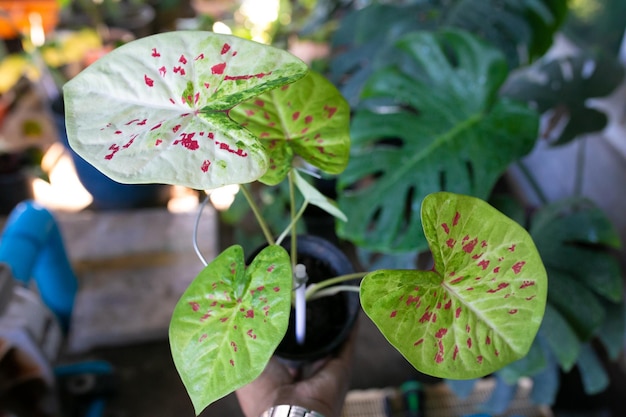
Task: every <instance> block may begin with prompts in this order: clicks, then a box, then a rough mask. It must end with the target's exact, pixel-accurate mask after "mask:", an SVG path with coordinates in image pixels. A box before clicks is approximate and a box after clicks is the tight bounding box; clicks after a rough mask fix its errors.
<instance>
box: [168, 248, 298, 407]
mask: <svg viewBox="0 0 626 417" xmlns="http://www.w3.org/2000/svg"><path fill="white" fill-rule="evenodd" d="M291 288H292V272H291V264H290V261H289V255H288V254H287V251H285V249H283V248H282V247H280V246H277V245H273V246H268V247H267V248H265V249H263V250H262V251H261V252H260V253H259V254H258V255H257V256H256V258H255V259H254V260H253V261H252V263H251V264H250V265H249V266H248V267H247V268H246V264H245V260H244V255H243V249H242V248H241V246H238V245H235V246H231V247H230V248H228V249H226V250H225V251H224V252H222V253H221V254H220V255H219V256H218V257H216V258H215V259H214V260H213V261H212V262H211V263H209V264H208V265H207V266H206V267H205V268H204V269H203V270H202V271H201V272H200V274H199V275H198V276H197V277H196V279H195V280H194V281H193V282H192V283H191V285H190V286H189V287H188V288H187V290H186V291H185V292H184V294H183V295H182V297H181V298H180V300H179V301H178V303H177V304H176V307H175V309H174V312H173V314H172V320H171V323H170V329H169V339H170V346H171V351H172V358H173V359H174V364H175V365H176V369H177V370H178V373H179V374H180V377H181V379H182V381H183V383H184V385H185V388H186V389H187V392H188V394H189V396H190V398H191V401H192V403H193V405H194V409H195V411H196V414H200V412H201V411H202V410H203V409H204V408H206V407H207V406H208V405H209V404H211V403H212V402H214V401H216V400H218V399H219V398H222V397H223V396H225V395H227V394H229V393H231V392H233V391H234V390H236V389H237V388H239V387H242V386H243V385H246V384H247V383H249V382H251V381H252V380H254V379H255V378H257V377H258V376H259V375H260V374H261V372H262V371H263V369H265V366H266V365H267V362H268V361H269V359H270V357H271V356H272V354H273V353H274V350H276V347H277V346H278V344H279V343H280V341H281V340H282V338H283V337H284V335H285V333H286V332H287V326H288V323H289V312H290V310H291Z"/></svg>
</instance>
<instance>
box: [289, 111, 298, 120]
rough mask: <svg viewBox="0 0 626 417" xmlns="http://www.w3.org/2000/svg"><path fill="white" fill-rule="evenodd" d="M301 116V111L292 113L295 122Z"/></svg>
mask: <svg viewBox="0 0 626 417" xmlns="http://www.w3.org/2000/svg"><path fill="white" fill-rule="evenodd" d="M299 118H300V112H299V111H297V112H294V113H293V114H292V115H291V120H293V121H294V122H295V121H296V120H298V119H299Z"/></svg>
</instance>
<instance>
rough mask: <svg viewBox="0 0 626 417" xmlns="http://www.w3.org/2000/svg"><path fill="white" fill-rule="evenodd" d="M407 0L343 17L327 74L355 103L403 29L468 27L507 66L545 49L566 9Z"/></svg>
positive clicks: (561, 5) (510, 0)
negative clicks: (504, 59) (501, 55)
mask: <svg viewBox="0 0 626 417" xmlns="http://www.w3.org/2000/svg"><path fill="white" fill-rule="evenodd" d="M405 3H406V2H405ZM409 3H410V4H401V5H398V4H379V2H372V3H371V4H370V5H369V6H367V7H364V8H360V9H357V10H355V11H353V12H351V13H349V14H347V15H346V16H345V17H343V18H342V20H341V25H339V28H338V29H337V30H336V31H335V33H334V34H333V38H332V48H333V52H334V53H333V58H332V63H331V65H330V68H329V71H330V78H331V79H332V80H333V82H334V83H335V84H336V85H338V86H340V89H341V92H342V93H343V94H344V96H345V97H346V98H347V99H348V101H349V102H350V104H351V105H352V106H354V107H356V106H357V105H358V103H359V94H360V92H361V89H362V87H363V85H364V83H365V82H366V81H367V79H368V78H369V77H370V76H371V74H372V73H373V72H374V71H376V70H378V69H380V68H381V67H382V66H384V65H388V64H390V63H392V62H397V57H396V54H395V50H394V49H393V48H392V46H393V44H394V43H395V42H396V41H397V40H398V39H399V38H401V37H402V36H404V35H407V34H409V33H411V32H414V31H418V30H437V29H438V28H439V29H443V28H448V29H462V30H466V31H468V32H469V33H472V34H474V35H476V36H479V37H481V38H482V39H483V40H485V41H487V42H489V43H490V44H492V45H494V46H496V47H498V48H499V49H500V50H501V51H502V52H503V53H505V56H506V57H507V61H508V62H509V64H510V65H511V67H517V66H519V65H520V63H522V64H524V63H527V62H528V61H529V60H532V59H534V58H536V57H538V56H541V55H543V53H544V52H545V51H546V50H547V49H548V48H549V47H550V46H551V44H552V39H553V36H554V33H555V32H556V30H558V29H559V27H560V26H561V24H562V22H563V20H564V18H565V16H566V15H567V11H568V7H567V1H566V0H507V1H502V0H452V1H450V0H428V1H419V2H409ZM373 27H375V28H376V30H372V28H373Z"/></svg>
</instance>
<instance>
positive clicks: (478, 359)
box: [476, 355, 483, 365]
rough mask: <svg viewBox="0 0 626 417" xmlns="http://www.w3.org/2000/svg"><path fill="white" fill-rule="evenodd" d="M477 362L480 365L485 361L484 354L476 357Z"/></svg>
mask: <svg viewBox="0 0 626 417" xmlns="http://www.w3.org/2000/svg"><path fill="white" fill-rule="evenodd" d="M476 362H478V364H479V365H482V363H483V356H482V355H478V356H477V357H476Z"/></svg>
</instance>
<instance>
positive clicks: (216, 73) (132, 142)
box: [63, 31, 308, 189]
mask: <svg viewBox="0 0 626 417" xmlns="http://www.w3.org/2000/svg"><path fill="white" fill-rule="evenodd" d="M307 71H308V68H307V66H306V64H304V63H303V62H302V61H300V60H299V59H298V58H296V57H295V56H293V55H291V54H289V53H288V52H285V51H282V50H280V49H277V48H274V47H271V46H267V45H262V44H259V43H256V42H253V41H248V40H245V39H241V38H237V37H234V36H229V35H220V34H215V33H212V32H200V31H177V32H168V33H161V34H157V35H153V36H149V37H145V38H141V39H138V40H135V41H133V42H130V43H128V44H125V45H123V46H121V47H119V48H117V49H115V50H113V51H112V52H110V53H109V54H107V55H105V56H104V57H102V58H101V59H99V60H98V61H96V62H95V63H94V64H92V65H91V66H89V67H88V68H86V69H85V70H84V71H82V72H81V73H80V74H79V75H77V76H76V77H75V78H73V79H72V80H71V81H70V82H68V83H67V84H66V85H65V86H64V89H63V90H64V99H65V109H66V112H65V113H66V124H67V133H68V138H69V142H70V145H71V146H72V148H73V149H74V150H76V152H77V153H78V154H80V155H81V156H82V157H83V158H85V159H86V160H87V161H88V162H89V163H91V164H92V165H94V166H95V167H97V168H98V169H100V170H101V171H103V172H104V173H105V174H107V175H108V176H109V177H111V178H113V179H114V180H116V181H119V182H123V183H167V184H178V185H184V186H188V187H191V188H196V189H206V188H214V187H217V186H221V185H225V184H233V183H247V182H251V181H254V180H256V179H257V178H259V177H260V176H261V175H263V174H264V173H265V171H266V170H267V167H268V158H267V155H266V152H265V150H264V148H263V146H262V145H261V144H260V142H259V140H258V138H257V137H255V136H254V135H253V134H252V133H250V132H249V131H248V130H246V129H244V128H243V127H242V126H241V125H239V124H238V123H236V122H234V121H233V120H232V119H231V118H230V117H229V116H228V112H229V110H230V109H231V108H232V107H233V106H235V105H236V104H238V103H240V102H242V101H245V100H248V99H249V98H251V97H254V96H257V95H259V94H262V93H264V92H266V91H268V90H271V89H273V88H276V87H279V86H282V85H285V84H286V83H289V82H293V81H295V80H297V79H299V78H301V77H303V76H304V75H305V74H306V72H307Z"/></svg>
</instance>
